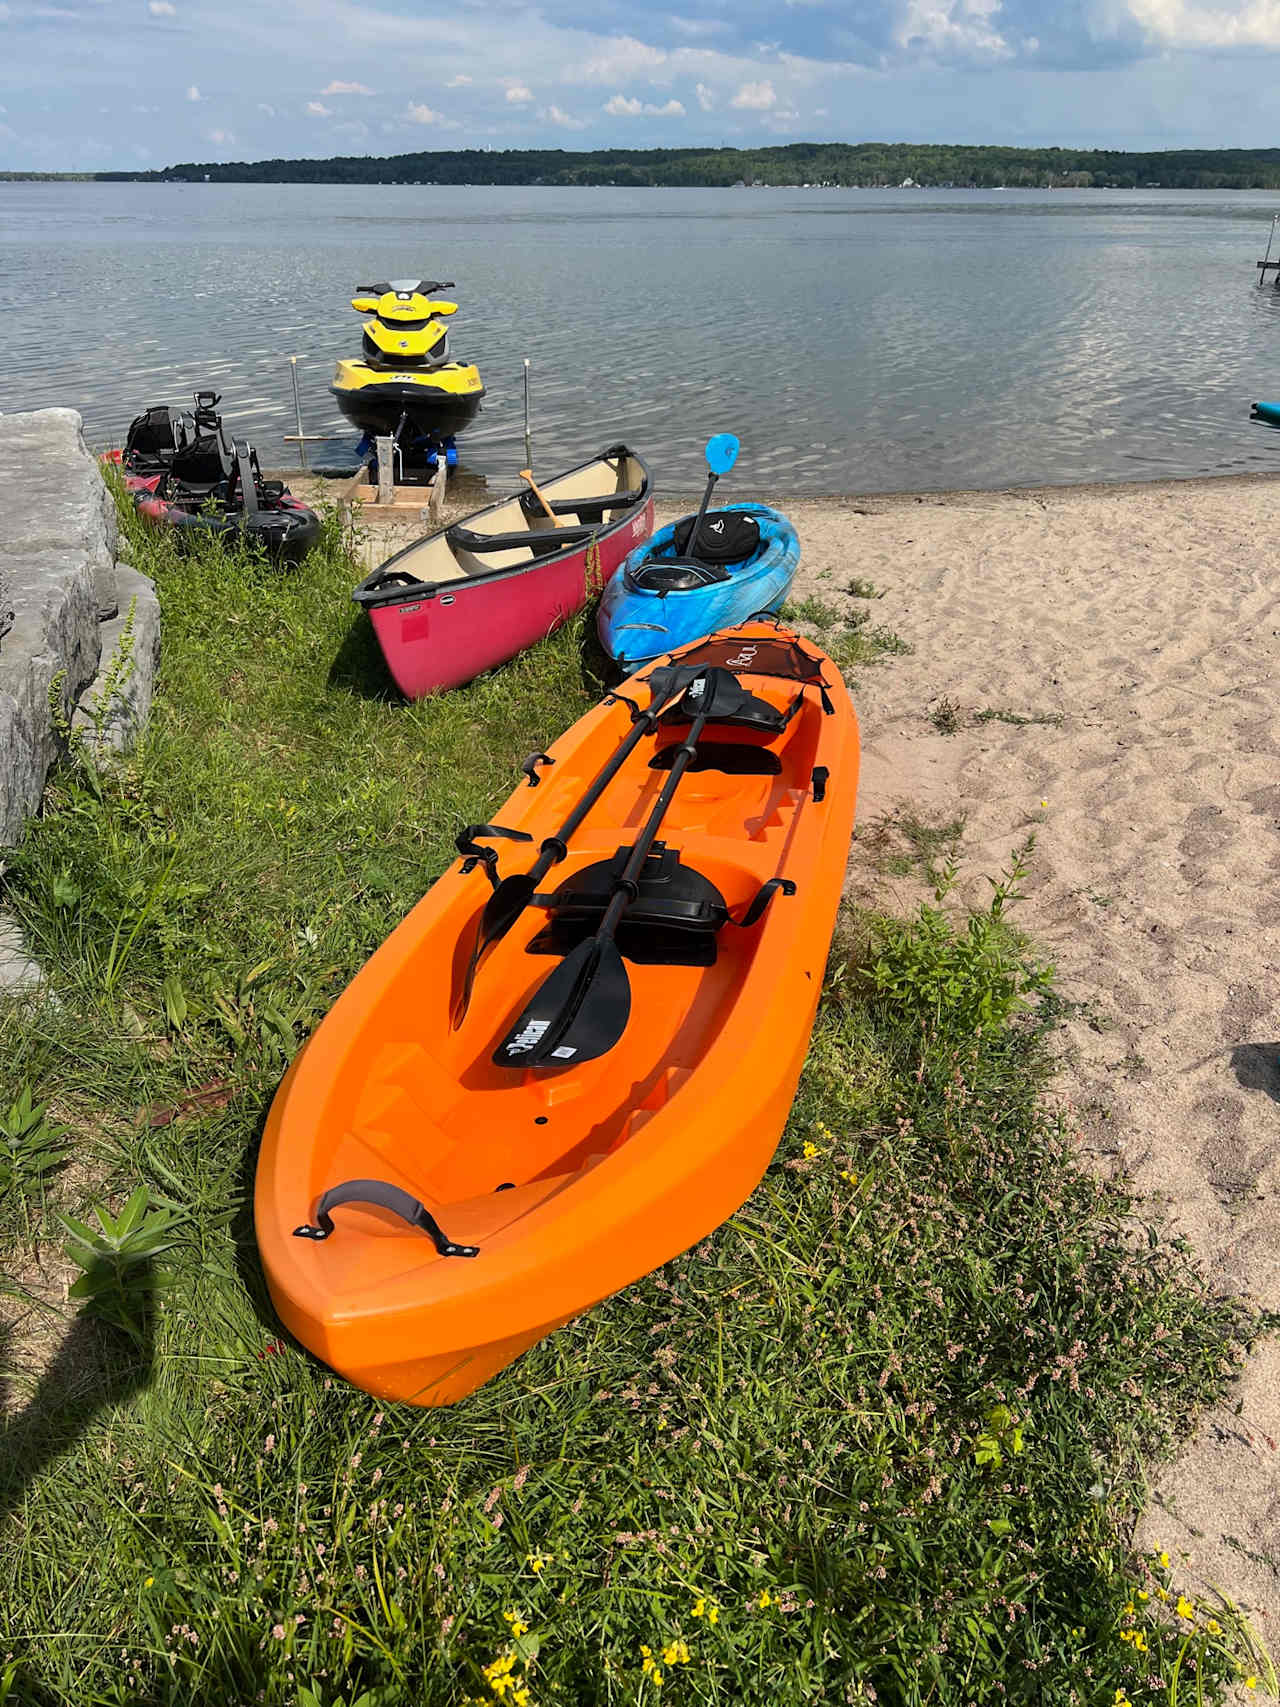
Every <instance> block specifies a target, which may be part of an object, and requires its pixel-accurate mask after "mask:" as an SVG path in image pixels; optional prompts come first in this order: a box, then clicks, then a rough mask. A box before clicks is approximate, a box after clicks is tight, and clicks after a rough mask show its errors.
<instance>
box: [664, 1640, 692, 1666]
mask: <svg viewBox="0 0 1280 1707" xmlns="http://www.w3.org/2000/svg"><path fill="white" fill-rule="evenodd" d="M662 1663H663V1665H665V1666H687V1665H688V1663H689V1648H688V1645H687V1644H686V1643H684V1642H680V1641H675V1642H668V1643H667V1645H666V1647H665V1648H664V1649H663V1650H662Z"/></svg>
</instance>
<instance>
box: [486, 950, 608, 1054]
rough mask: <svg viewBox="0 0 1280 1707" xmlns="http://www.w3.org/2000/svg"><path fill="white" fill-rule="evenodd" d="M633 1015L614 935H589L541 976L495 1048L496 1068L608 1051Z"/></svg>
mask: <svg viewBox="0 0 1280 1707" xmlns="http://www.w3.org/2000/svg"><path fill="white" fill-rule="evenodd" d="M630 1017H631V981H630V979H629V978H628V977H627V969H626V967H625V966H624V965H623V963H622V956H621V955H620V954H619V953H618V949H617V945H616V944H615V943H614V942H613V940H612V938H609V939H607V940H606V941H604V942H598V941H597V940H596V938H595V937H588V938H587V940H586V941H585V942H580V943H579V944H578V946H577V948H575V949H574V951H573V953H572V954H567V955H566V956H565V958H564V959H563V960H562V961H561V962H560V964H559V966H557V967H556V968H555V969H554V970H553V971H552V972H551V973H550V975H549V976H548V977H547V978H545V979H544V980H543V982H542V984H541V985H540V986H539V988H538V990H537V991H536V992H535V994H534V997H533V1000H532V1001H531V1002H530V1003H529V1005H528V1007H526V1008H525V1010H524V1012H523V1013H522V1014H521V1015H520V1018H519V1019H518V1020H517V1021H516V1023H515V1025H514V1026H513V1027H512V1028H511V1030H510V1032H509V1033H508V1034H507V1036H506V1037H505V1038H504V1039H503V1041H502V1042H501V1044H499V1046H498V1048H497V1049H496V1050H495V1051H494V1053H493V1063H494V1065H495V1066H496V1067H516V1068H520V1067H570V1066H576V1065H577V1063H578V1062H579V1061H594V1060H595V1059H596V1057H597V1056H598V1055H604V1054H607V1053H608V1051H609V1050H610V1049H612V1048H613V1046H614V1044H615V1043H616V1042H617V1041H618V1039H619V1038H620V1037H621V1036H622V1034H623V1032H624V1031H625V1030H626V1026H627V1020H628V1019H629V1018H630Z"/></svg>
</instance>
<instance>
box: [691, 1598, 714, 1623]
mask: <svg viewBox="0 0 1280 1707" xmlns="http://www.w3.org/2000/svg"><path fill="white" fill-rule="evenodd" d="M693 1616H694V1617H695V1618H705V1619H706V1621H707V1623H708V1624H718V1623H719V1622H720V1608H719V1607H718V1606H717V1605H716V1604H715V1602H714V1601H709V1600H708V1599H707V1597H706V1595H705V1594H700V1595H699V1596H698V1598H697V1600H695V1601H694V1603H693Z"/></svg>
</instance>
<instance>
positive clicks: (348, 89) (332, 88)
mask: <svg viewBox="0 0 1280 1707" xmlns="http://www.w3.org/2000/svg"><path fill="white" fill-rule="evenodd" d="M320 93H321V94H322V95H372V93H373V90H372V89H366V88H365V86H364V84H363V83H337V82H334V83H330V85H329V87H328V88H327V89H321V91H320Z"/></svg>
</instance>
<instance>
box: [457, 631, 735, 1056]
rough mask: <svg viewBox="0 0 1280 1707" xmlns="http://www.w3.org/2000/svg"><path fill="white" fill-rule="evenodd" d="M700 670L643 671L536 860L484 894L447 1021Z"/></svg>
mask: <svg viewBox="0 0 1280 1707" xmlns="http://www.w3.org/2000/svg"><path fill="white" fill-rule="evenodd" d="M700 673H701V672H700V671H699V670H698V669H697V668H695V667H694V666H691V665H684V666H681V665H679V664H666V665H663V666H661V667H660V668H659V669H656V670H653V671H652V672H651V673H650V674H649V676H648V677H646V684H647V686H648V688H649V692H650V695H651V698H650V700H649V709H648V710H647V711H644V712H641V714H640V715H639V716H638V717H637V718H636V721H635V723H634V724H633V725H632V728H631V732H630V734H629V735H628V736H627V737H626V739H625V740H624V741H623V742H622V743H621V745H620V746H619V747H618V750H617V751H616V752H615V753H614V754H613V756H612V757H611V758H609V759H608V760H607V761H606V762H605V763H604V764H603V765H602V766H601V767H600V769H599V770H598V771H597V772H596V775H595V778H594V780H593V781H592V783H591V786H590V787H589V788H588V789H587V791H586V793H585V794H584V795H583V796H582V798H581V799H580V800H579V801H578V804H577V805H576V806H575V807H574V809H573V811H572V812H570V814H569V816H568V817H567V818H566V819H565V821H564V823H563V824H561V826H560V828H559V829H558V830H557V831H556V833H555V835H554V836H548V837H547V838H546V840H545V841H544V842H543V844H542V848H541V851H540V852H539V854H538V858H537V860H536V861H535V862H534V864H533V866H532V867H531V868H530V869H529V870H528V871H518V872H513V873H512V874H511V876H510V877H504V878H503V879H502V882H501V883H499V885H498V887H497V888H496V889H495V890H494V891H493V893H492V895H490V897H489V899H488V900H487V901H486V902H485V904H484V911H483V912H482V913H481V915H480V923H479V925H478V926H477V929H476V940H475V946H474V947H473V949H472V950H471V958H470V960H469V961H468V962H467V970H466V973H465V974H464V976H463V980H462V991H461V994H460V995H459V997H458V1002H457V1006H456V1007H455V1009H454V1015H453V1026H454V1030H455V1031H456V1030H457V1028H458V1027H459V1026H460V1025H461V1024H462V1022H463V1020H464V1019H465V1018H466V1017H467V1008H468V1007H469V1006H470V1003H471V991H472V988H473V986H474V984H475V980H476V972H477V971H478V970H479V966H480V962H481V960H482V959H483V958H484V956H485V954H486V953H487V952H488V951H489V949H490V948H492V947H493V945H494V943H495V942H501V941H502V939H503V937H504V936H506V934H507V932H508V931H509V930H510V929H511V927H512V925H514V924H515V922H516V920H517V919H518V918H519V917H520V915H521V913H523V912H524V910H525V908H526V907H527V906H528V905H529V903H530V902H531V901H532V900H533V897H534V895H535V894H536V893H537V889H538V885H539V883H541V882H542V879H543V878H544V877H545V876H546V875H547V873H548V872H549V871H550V870H551V867H552V866H553V865H555V864H557V863H558V862H559V861H560V860H562V859H563V858H564V857H565V855H566V854H567V853H568V851H569V849H568V841H569V837H570V836H571V835H573V833H574V831H575V830H576V829H577V828H578V827H579V825H580V824H581V823H582V821H583V819H584V818H585V817H586V815H587V813H588V812H590V810H591V808H592V807H593V806H594V805H595V803H596V801H597V800H599V798H600V796H601V795H602V794H603V793H604V791H605V789H606V788H607V787H608V786H609V784H610V783H611V782H612V781H613V779H614V777H615V776H616V775H617V774H618V772H619V771H620V770H621V769H622V767H623V765H624V764H625V763H626V761H627V759H628V758H629V757H630V755H631V754H632V753H633V752H634V751H635V749H636V748H637V747H638V746H639V744H640V742H641V741H642V740H643V739H644V737H645V736H646V735H649V734H651V733H652V732H653V730H654V729H656V728H657V725H658V719H659V718H660V717H661V716H662V714H663V712H664V711H666V709H667V707H668V706H669V705H672V704H674V702H675V701H676V700H677V699H678V698H679V697H680V695H681V694H682V693H683V692H684V691H685V690H686V689H687V688H688V687H689V686H690V685H691V683H692V682H693V681H694V680H695V679H696V678H697V677H698V676H699V674H700Z"/></svg>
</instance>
